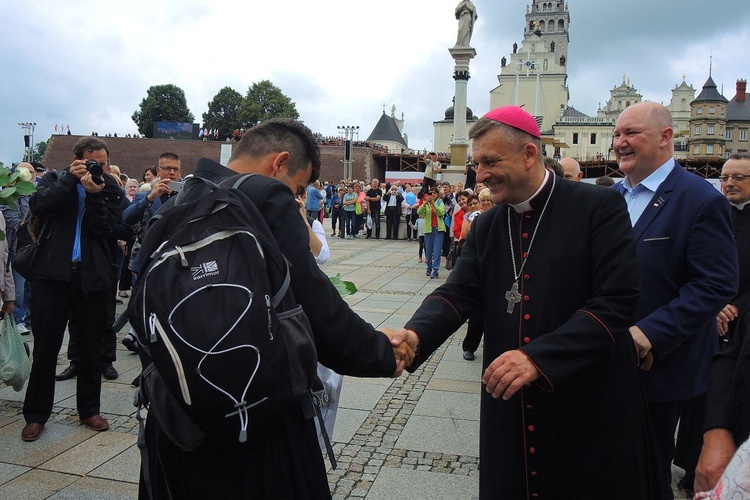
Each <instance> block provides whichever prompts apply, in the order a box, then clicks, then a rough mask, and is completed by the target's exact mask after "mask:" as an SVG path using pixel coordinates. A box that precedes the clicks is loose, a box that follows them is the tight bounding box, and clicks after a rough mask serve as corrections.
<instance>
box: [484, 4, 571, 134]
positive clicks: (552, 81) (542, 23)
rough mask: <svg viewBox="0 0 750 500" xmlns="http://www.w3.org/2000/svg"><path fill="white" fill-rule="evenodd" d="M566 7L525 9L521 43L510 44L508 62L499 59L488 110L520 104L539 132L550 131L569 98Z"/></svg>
mask: <svg viewBox="0 0 750 500" xmlns="http://www.w3.org/2000/svg"><path fill="white" fill-rule="evenodd" d="M569 25H570V14H569V12H568V5H567V4H566V3H565V2H563V1H557V0H534V2H533V3H532V4H531V5H527V6H526V24H525V26H524V31H523V41H522V42H521V46H520V47H519V46H518V44H517V43H514V44H513V52H512V53H511V54H510V61H508V60H507V59H506V58H505V57H503V58H502V60H501V63H500V66H501V69H500V75H498V77H497V78H498V81H499V83H500V85H498V86H497V87H496V88H494V89H493V90H491V91H490V109H493V108H496V107H498V106H505V105H508V104H516V105H519V106H521V105H523V107H524V109H526V111H528V112H529V113H531V114H533V115H535V116H536V117H537V121H540V120H541V126H540V129H541V130H542V133H544V132H547V131H551V130H552V126H553V125H554V124H555V121H556V120H557V118H558V117H560V116H561V113H562V112H563V111H564V110H565V108H567V106H568V100H569V98H570V95H569V91H568V86H567V81H568V74H567V65H568V43H569V41H570V37H569V35H568V28H569Z"/></svg>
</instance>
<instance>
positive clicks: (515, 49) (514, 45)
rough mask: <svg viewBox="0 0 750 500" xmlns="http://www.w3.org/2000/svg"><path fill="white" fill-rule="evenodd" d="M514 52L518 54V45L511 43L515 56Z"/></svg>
mask: <svg viewBox="0 0 750 500" xmlns="http://www.w3.org/2000/svg"><path fill="white" fill-rule="evenodd" d="M516 52H518V44H517V43H516V42H513V53H514V54H515V53H516Z"/></svg>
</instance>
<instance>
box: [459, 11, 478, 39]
mask: <svg viewBox="0 0 750 500" xmlns="http://www.w3.org/2000/svg"><path fill="white" fill-rule="evenodd" d="M477 17H478V16H477V9H476V7H474V4H473V3H472V2H471V1H470V0H461V2H460V3H459V4H458V6H457V7H456V19H458V37H457V38H456V47H470V46H471V45H470V44H471V35H472V33H473V32H474V23H475V22H476V20H477Z"/></svg>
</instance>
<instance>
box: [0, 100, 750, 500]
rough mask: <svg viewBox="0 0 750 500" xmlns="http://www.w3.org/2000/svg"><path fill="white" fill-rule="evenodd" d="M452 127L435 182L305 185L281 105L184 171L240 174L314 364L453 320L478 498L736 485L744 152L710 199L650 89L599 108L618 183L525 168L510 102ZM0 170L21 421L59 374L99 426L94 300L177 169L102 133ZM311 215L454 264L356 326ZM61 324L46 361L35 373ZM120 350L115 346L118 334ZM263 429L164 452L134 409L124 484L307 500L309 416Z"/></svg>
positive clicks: (385, 350)
mask: <svg viewBox="0 0 750 500" xmlns="http://www.w3.org/2000/svg"><path fill="white" fill-rule="evenodd" d="M469 137H470V139H471V141H472V149H473V157H472V159H471V161H470V162H469V163H467V167H466V174H467V178H466V181H467V182H466V185H463V184H462V183H460V182H459V183H455V184H451V183H449V182H445V181H441V180H439V177H438V174H440V170H441V164H440V159H439V157H438V156H437V155H435V154H434V153H429V154H426V155H425V163H426V164H428V170H429V172H427V171H426V173H425V178H424V179H423V182H422V184H421V185H411V184H410V183H403V184H402V183H401V182H398V181H397V182H392V183H389V182H386V183H381V182H380V181H379V180H378V179H371V180H370V181H369V182H366V181H361V180H357V179H345V180H341V181H340V182H332V181H324V182H320V181H319V180H318V176H319V172H320V151H319V145H320V144H322V143H325V141H326V138H323V137H320V136H316V135H314V134H312V133H311V132H310V131H309V129H307V127H305V126H304V125H302V124H301V123H300V122H297V121H295V120H290V119H277V120H269V121H268V122H264V123H262V124H260V125H258V126H257V127H254V128H252V129H249V130H247V131H246V132H245V133H244V134H243V135H242V137H241V139H240V140H239V143H238V145H237V148H235V151H234V152H233V155H232V157H231V158H230V160H229V162H228V164H227V166H226V167H224V166H222V165H219V164H218V163H215V162H213V161H211V160H207V159H202V160H200V161H199V162H198V165H197V167H196V170H195V174H194V175H195V176H197V177H199V178H203V179H207V180H210V181H212V182H217V183H218V182H220V181H221V180H223V179H226V178H228V177H231V176H232V175H235V174H237V173H255V174H259V175H257V176H254V177H253V179H254V180H253V182H248V183H246V184H247V187H246V186H245V184H242V186H241V187H240V188H239V189H241V190H242V191H243V192H244V193H245V194H246V195H247V196H248V197H249V198H250V199H251V200H253V202H254V203H255V205H256V206H257V207H258V210H259V211H260V213H261V214H262V216H263V218H264V219H265V220H266V222H267V223H268V226H269V229H270V231H271V232H272V233H273V236H274V237H275V238H276V239H277V241H278V244H279V247H280V250H281V252H282V254H283V255H284V257H285V258H286V259H287V260H288V261H289V263H290V264H291V266H290V269H291V272H290V274H291V276H290V278H291V287H292V290H293V292H294V295H295V298H296V300H297V302H298V303H299V304H300V305H301V306H302V308H303V310H304V311H305V312H306V314H307V315H308V317H309V320H310V325H311V328H312V331H313V333H314V336H315V342H316V347H317V351H318V356H319V359H320V361H321V363H324V364H325V365H326V366H328V367H330V368H331V369H332V370H334V371H336V372H338V373H341V374H346V375H355V376H370V377H373V376H380V377H387V376H399V375H401V372H402V371H403V370H404V369H406V370H408V371H414V370H416V369H418V367H419V366H420V365H421V364H422V363H424V361H425V360H426V359H427V358H428V357H429V356H430V354H431V353H432V352H433V351H435V350H436V349H437V348H438V347H439V346H440V345H441V344H442V343H443V342H445V340H446V339H448V338H449V337H450V336H451V335H452V334H453V333H454V332H455V331H456V330H457V329H458V328H460V327H461V325H463V324H464V323H466V322H468V328H467V334H466V337H465V339H464V341H463V344H462V346H461V348H462V351H463V357H464V359H466V360H467V361H472V360H474V357H475V353H476V351H477V349H478V347H479V345H480V343H481V341H482V338H484V350H483V361H482V368H483V374H482V377H481V381H482V384H483V391H482V406H481V420H480V458H481V460H480V496H481V497H486V498H505V497H508V498H536V497H551V498H622V499H628V500H630V499H635V498H638V499H650V498H654V499H671V498H673V492H672V486H671V485H672V469H671V465H672V463H673V462H674V463H675V464H677V465H679V466H680V467H682V468H684V469H685V470H686V476H685V477H684V478H682V480H681V482H680V485H681V487H682V488H683V489H685V490H690V491H692V490H693V488H695V491H696V492H697V493H698V496H699V497H700V498H729V497H727V496H721V495H726V493H727V492H728V491H732V489H733V488H734V489H737V488H745V490H743V491H747V488H748V486H749V485H748V478H747V474H746V471H744V469H742V467H738V466H737V465H736V463H735V464H732V465H729V462H730V460H731V459H732V457H733V456H735V454H736V457H735V461H741V460H745V459H746V457H747V456H748V452H747V445H745V446H742V445H743V443H744V442H745V441H746V440H747V439H748V436H749V435H750V424H749V423H748V422H750V404H747V401H745V400H746V388H745V387H746V386H747V384H746V383H745V382H746V379H747V378H748V377H750V362H749V361H748V356H747V354H746V351H747V350H748V348H747V345H748V342H750V340H748V328H750V319H748V318H750V313H748V303H749V302H750V301H748V294H750V292H749V291H748V290H750V281H749V279H748V276H750V274H748V273H750V266H749V265H748V263H747V262H746V261H747V259H746V257H745V255H747V254H748V252H747V248H746V246H747V242H748V234H750V232H749V231H747V227H746V226H747V222H748V220H749V219H747V217H744V213H745V212H746V207H747V206H748V204H750V180H749V179H750V156H747V155H735V156H732V157H731V158H730V159H728V160H727V162H726V163H725V165H724V167H723V169H722V174H721V177H720V181H721V188H722V191H721V192H719V191H717V190H716V189H714V188H713V187H712V186H711V185H710V184H709V183H707V182H705V181H704V180H702V179H699V178H698V177H696V176H694V175H692V174H690V173H688V172H686V171H685V170H684V169H683V168H682V167H681V166H680V165H679V164H678V163H677V162H676V161H675V160H674V158H673V156H672V151H673V129H672V125H671V118H670V115H669V112H668V110H666V108H664V107H663V106H661V105H658V104H655V103H639V104H636V105H633V106H630V107H629V108H627V109H626V110H625V111H624V112H623V113H622V114H621V115H620V117H619V118H618V120H617V124H616V128H615V133H614V142H613V150H614V153H615V155H616V158H617V161H618V163H619V166H620V169H621V171H622V172H623V173H624V174H625V178H624V179H623V180H621V181H620V182H618V183H616V184H615V185H614V186H613V187H608V186H606V185H603V186H602V185H591V184H587V183H582V182H580V181H581V180H582V175H581V171H580V166H578V165H577V163H575V162H572V161H565V160H566V159H563V161H561V162H559V163H558V162H549V163H548V164H545V161H544V159H543V157H542V147H541V134H540V132H539V128H538V126H537V124H536V121H535V120H534V118H533V117H532V116H531V115H529V114H528V113H527V112H526V111H524V110H523V109H521V108H519V107H516V106H504V107H501V108H497V109H494V110H492V111H490V112H489V113H487V114H486V115H485V116H483V117H482V118H481V119H479V120H478V121H477V122H476V123H475V124H474V125H473V126H472V127H471V130H470V131H469ZM92 160H93V161H95V162H97V163H98V164H100V165H101V166H102V167H103V169H104V173H103V175H101V176H100V175H97V174H96V173H95V172H93V173H92V171H91V169H90V168H89V166H88V163H87V162H90V161H92ZM17 168H23V169H27V170H28V171H29V174H30V177H31V178H32V180H34V181H35V182H36V183H37V192H36V193H34V194H32V195H30V196H28V197H26V198H22V199H21V200H20V201H19V203H18V207H17V208H13V209H10V208H8V207H2V208H3V215H4V221H5V223H6V227H7V231H8V233H9V238H8V240H9V241H11V242H12V237H13V232H14V230H15V228H17V227H18V221H19V220H20V219H21V218H23V216H24V214H25V212H26V211H28V210H30V211H31V213H33V214H34V216H36V217H39V218H40V219H46V220H47V222H48V223H49V228H50V230H49V231H48V232H47V233H46V237H45V238H44V239H43V241H41V245H40V249H39V250H40V255H41V256H40V258H39V261H38V262H37V263H36V265H35V267H34V269H33V272H32V273H31V275H30V276H28V277H27V278H28V279H26V280H24V278H23V277H20V276H15V275H14V276H13V279H12V280H11V281H15V284H14V283H7V281H8V279H7V278H6V280H5V281H6V283H5V284H4V286H5V287H7V286H9V285H10V286H14V288H15V289H14V293H13V295H14V297H13V298H14V300H5V304H4V305H3V309H2V310H3V312H6V313H8V312H11V311H12V312H13V313H14V314H15V315H16V319H17V322H18V324H19V325H21V327H22V328H26V329H28V328H27V327H30V329H31V332H33V335H34V352H33V365H32V371H31V375H30V378H29V382H28V388H27V392H26V397H25V401H24V406H23V416H24V419H25V423H26V425H25V426H24V428H23V430H22V432H21V437H22V439H23V440H24V441H35V440H37V439H39V438H40V437H41V436H42V434H43V430H44V425H45V423H46V422H47V420H48V419H49V417H50V415H51V412H52V402H53V396H54V385H55V378H57V379H58V380H61V379H65V378H72V377H77V385H76V406H77V411H78V416H79V418H80V420H81V422H82V423H83V424H84V425H86V426H88V427H90V428H91V429H93V430H96V431H105V430H107V429H108V428H109V423H108V422H107V420H106V419H105V418H104V417H102V416H101V411H100V410H101V408H100V406H101V405H100V399H101V398H100V393H101V377H102V375H103V376H104V377H106V378H114V377H117V376H118V374H117V372H116V370H115V368H114V366H113V365H112V362H113V361H114V354H115V343H116V336H115V331H114V328H113V323H114V310H115V305H116V301H117V300H119V299H125V298H127V297H128V291H129V289H130V286H131V284H132V283H133V280H134V279H136V278H137V277H136V276H134V275H133V272H134V271H137V269H138V265H139V255H138V247H139V244H140V242H141V241H142V238H143V235H144V233H145V231H147V226H148V222H149V221H150V219H151V218H152V217H153V216H154V215H155V214H156V213H157V212H158V211H159V210H160V208H161V207H163V206H170V205H173V204H174V203H175V202H174V200H173V197H174V196H175V195H176V194H177V193H178V192H179V191H180V190H181V189H182V187H183V185H184V184H183V181H184V179H183V178H182V177H181V162H180V158H179V157H178V156H177V155H176V154H173V153H164V154H162V155H161V156H160V157H159V158H158V165H156V166H154V167H149V168H147V169H145V170H144V172H143V176H142V178H141V179H129V178H127V176H125V175H124V174H121V173H120V172H119V171H118V169H117V168H116V166H114V165H111V164H110V159H109V150H108V147H107V145H106V143H105V142H104V141H102V140H100V139H98V138H96V137H88V138H84V139H81V140H79V141H78V142H77V143H76V145H75V146H74V150H73V161H72V162H71V164H70V165H69V166H68V167H67V168H64V169H62V170H50V171H45V169H44V167H43V166H41V165H33V164H20V165H19V166H18V167H17ZM40 174H41V176H40ZM38 177H41V178H38ZM597 184H598V183H597ZM326 218H329V219H330V223H331V227H330V236H331V237H339V238H347V239H355V238H360V237H364V238H365V239H383V240H398V239H402V240H406V241H414V242H415V243H416V242H418V246H416V247H415V253H417V256H415V257H416V258H418V262H419V263H423V264H425V275H426V277H429V278H430V279H437V278H439V277H440V274H439V273H440V272H441V270H442V269H443V268H444V267H445V264H444V262H445V259H446V258H447V257H448V256H449V255H451V254H452V255H453V256H457V258H456V260H455V267H453V269H452V270H451V271H450V274H448V275H447V278H445V276H444V277H443V278H444V283H442V284H441V285H440V286H439V287H438V288H437V289H436V290H435V291H434V292H433V293H431V294H430V295H428V296H427V297H426V298H425V300H424V302H423V303H422V305H421V306H420V307H419V309H418V310H417V311H416V312H415V313H414V315H413V316H412V318H411V319H410V320H409V321H407V322H406V324H405V325H404V327H403V328H401V329H399V330H398V331H396V332H394V331H390V330H387V329H384V330H382V331H378V330H375V329H374V328H373V327H372V326H371V325H369V324H368V323H367V322H365V321H364V320H362V319H361V318H359V317H358V316H357V315H356V314H355V313H354V312H353V311H352V310H351V309H350V308H349V306H348V305H347V304H346V302H344V301H343V300H342V299H341V297H340V295H339V294H338V292H336V290H335V289H334V288H333V285H332V284H331V283H330V281H329V280H328V278H327V277H326V275H325V274H324V273H323V272H322V271H321V269H320V268H319V264H322V263H324V262H325V261H326V260H328V258H329V256H330V249H329V248H328V245H327V242H326V238H325V231H326V230H325V229H324V226H323V224H324V222H325V219H326ZM383 225H385V228H384V230H382V226H383ZM300 241H305V242H307V243H309V244H307V245H299V242H300ZM9 246H10V248H11V249H12V243H11V244H10V245H9ZM738 255H739V259H738ZM10 262H11V269H12V262H13V255H12V252H11V254H10ZM498 287H499V288H498ZM32 289H33V290H32ZM28 294H30V296H29V295H28ZM3 298H4V299H7V298H9V296H8V295H6V294H3ZM498 300H499V302H500V304H501V307H498ZM9 303H10V304H11V305H13V303H14V305H15V308H13V307H8V305H7V304H9ZM506 306H507V307H506ZM9 309H10V310H9ZM39 311H44V313H43V314H40V313H39ZM66 326H67V328H68V330H69V332H70V342H69V346H68V358H69V359H70V365H69V367H68V368H67V369H66V370H64V371H63V372H62V373H60V374H58V375H57V377H56V375H55V367H56V363H57V355H58V352H59V350H60V348H61V344H62V340H63V335H64V331H65V329H66ZM123 343H124V344H125V345H126V346H127V347H128V349H129V350H132V351H134V352H137V351H138V349H139V346H138V341H137V338H136V336H135V335H132V334H128V335H126V337H125V339H124V340H123ZM363 346H367V347H366V348H363ZM134 382H137V381H134ZM678 422H679V434H678V443H677V447H675V434H676V432H677V427H678ZM267 431H268V432H266V433H264V434H263V435H262V436H253V437H252V438H251V439H250V441H251V442H249V443H246V444H242V443H232V444H223V443H222V445H221V446H217V445H208V446H205V447H201V448H199V449H197V450H194V451H185V450H184V449H180V448H179V447H177V446H175V445H174V444H173V443H171V442H170V439H169V434H168V433H167V432H165V429H163V428H161V427H160V426H159V423H158V422H156V421H154V420H153V419H149V420H148V422H147V426H146V431H145V437H144V439H145V440H146V442H147V443H149V445H150V446H149V448H148V453H149V462H148V464H147V465H145V464H144V466H146V467H148V468H149V471H150V472H151V474H150V477H151V482H152V483H153V484H149V485H148V489H145V485H144V484H142V485H141V487H142V489H141V493H142V495H143V496H144V497H147V496H148V495H152V497H153V498H166V497H167V496H170V495H171V496H173V497H174V496H177V497H187V496H196V495H197V496H222V497H228V498H240V497H248V496H253V495H260V496H263V497H266V498H298V497H303V496H304V497H311V498H329V497H330V492H329V491H328V485H327V479H326V474H325V468H324V466H323V461H322V456H321V453H320V449H319V447H318V442H317V438H316V433H315V430H314V426H313V425H312V424H311V422H310V421H309V419H307V418H305V417H304V416H303V415H302V413H301V412H299V413H298V412H294V411H290V412H289V413H288V414H284V415H282V416H280V418H279V419H278V421H277V422H275V423H274V424H273V425H271V426H270V427H269V428H268V429H267ZM157 443H158V445H157ZM268 450H274V453H273V457H271V458H269V456H268V454H267V453H266V452H268ZM606 456H609V457H612V459H611V460H602V457H606ZM269 459H271V460H272V462H273V464H272V466H271V467H268V468H265V467H258V464H259V463H261V461H263V460H269ZM270 469H273V471H274V473H273V474H267V473H265V472H264V471H267V470H270ZM236 470H242V471H244V472H246V474H244V473H243V474H242V475H239V476H238V475H237V474H233V473H232V471H236ZM580 471H585V472H586V477H585V480H583V479H582V478H581V473H580ZM743 471H744V472H743ZM207 472H208V473H209V477H211V480H210V481H206V480H205V478H206V477H207V476H206V473H207ZM240 476H241V477H240ZM623 478H626V479H627V480H626V481H623V480H622V479H623Z"/></svg>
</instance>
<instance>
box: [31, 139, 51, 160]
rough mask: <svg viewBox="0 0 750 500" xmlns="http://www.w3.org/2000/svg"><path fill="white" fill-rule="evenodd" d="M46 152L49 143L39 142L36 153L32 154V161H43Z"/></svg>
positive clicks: (35, 147) (35, 148)
mask: <svg viewBox="0 0 750 500" xmlns="http://www.w3.org/2000/svg"><path fill="white" fill-rule="evenodd" d="M45 151H47V141H39V142H37V143H36V145H35V146H34V151H33V152H32V153H31V161H42V158H44V153H45Z"/></svg>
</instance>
